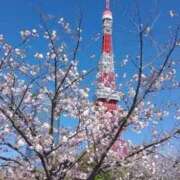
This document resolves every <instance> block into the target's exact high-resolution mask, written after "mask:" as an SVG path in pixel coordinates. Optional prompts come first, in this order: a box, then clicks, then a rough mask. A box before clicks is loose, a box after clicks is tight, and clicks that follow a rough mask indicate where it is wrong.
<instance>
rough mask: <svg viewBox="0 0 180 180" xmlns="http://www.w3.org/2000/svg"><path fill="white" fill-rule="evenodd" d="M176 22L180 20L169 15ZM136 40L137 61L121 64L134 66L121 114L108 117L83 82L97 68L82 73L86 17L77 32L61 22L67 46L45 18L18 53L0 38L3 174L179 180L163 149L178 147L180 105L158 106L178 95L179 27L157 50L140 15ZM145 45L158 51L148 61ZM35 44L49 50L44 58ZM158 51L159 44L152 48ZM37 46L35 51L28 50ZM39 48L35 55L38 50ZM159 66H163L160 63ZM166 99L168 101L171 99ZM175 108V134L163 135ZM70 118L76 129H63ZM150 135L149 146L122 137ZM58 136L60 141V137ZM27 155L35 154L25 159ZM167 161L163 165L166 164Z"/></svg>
mask: <svg viewBox="0 0 180 180" xmlns="http://www.w3.org/2000/svg"><path fill="white" fill-rule="evenodd" d="M170 16H171V17H174V16H176V13H175V12H174V11H170ZM132 22H133V25H134V27H135V30H136V32H137V33H136V35H137V36H138V40H137V44H138V52H137V56H136V57H135V58H134V59H135V60H133V58H131V57H130V56H129V55H128V56H127V57H125V59H123V60H122V61H121V62H122V64H121V65H122V66H123V67H124V66H128V65H129V66H132V65H133V66H135V67H136V70H135V71H134V74H133V75H132V76H131V77H129V76H128V77H127V76H126V74H124V75H123V78H127V80H126V83H124V84H122V85H121V86H120V89H119V92H120V95H121V102H120V108H119V109H118V110H117V111H113V112H109V111H107V109H106V108H105V107H103V106H97V105H96V104H95V103H94V102H92V101H90V99H89V91H90V89H89V88H88V87H86V88H82V86H81V82H82V81H83V80H84V79H85V78H86V77H87V76H90V75H91V72H92V71H94V70H95V69H96V68H90V69H87V70H86V71H84V70H80V69H79V68H78V63H79V60H78V56H77V54H78V53H81V51H80V50H79V45H80V43H81V41H82V39H81V38H82V37H81V32H82V27H81V24H82V18H81V17H80V18H79V22H78V25H77V26H76V27H71V25H70V24H69V23H68V22H66V20H65V19H64V18H62V17H61V18H59V19H58V21H57V24H58V25H59V26H61V33H64V36H67V37H68V38H69V40H70V41H71V43H70V45H69V44H68V43H66V42H63V41H61V39H60V38H59V37H60V35H59V33H60V32H58V31H56V30H55V29H51V28H50V27H49V24H48V20H47V18H46V16H44V15H41V27H40V28H37V29H27V30H22V31H21V32H20V36H21V42H20V43H19V44H17V45H16V46H13V45H12V44H11V43H9V42H8V40H7V38H5V37H4V36H3V35H0V122H1V131H0V151H1V155H0V167H1V168H0V172H1V174H2V177H4V178H5V179H8V180H11V179H12V180H13V179H22V180H23V179H39V180H41V179H46V180H56V179H57V180H61V179H87V180H93V179H103V176H104V177H105V176H106V178H108V179H110V178H111V179H113V176H114V178H115V179H119V178H122V179H123V178H124V179H155V178H157V177H158V178H159V179H161V178H162V177H164V176H165V175H166V177H165V178H167V179H168V178H169V179H171V178H172V179H175V178H178V173H177V172H178V169H179V159H178V156H177V159H172V158H171V161H169V160H168V158H169V157H167V156H166V155H164V153H163V152H161V147H162V146H163V145H164V146H168V143H176V142H177V141H178V140H177V139H178V138H179V137H178V136H179V133H180V129H179V122H178V120H179V118H180V107H179V105H178V104H177V102H168V101H167V105H166V104H165V105H158V104H157V101H156V99H157V98H158V96H159V93H163V92H164V91H168V90H174V89H175V90H176V89H178V88H179V80H178V77H177V76H176V74H177V73H176V71H177V69H178V67H179V62H178V61H177V60H176V57H174V56H173V53H176V52H177V51H178V48H179V28H180V27H179V26H176V27H174V28H172V30H171V32H170V35H169V39H168V41H167V42H165V44H163V45H160V44H156V43H157V42H156V41H155V40H154V37H153V36H152V31H153V29H152V24H151V23H143V21H142V20H141V17H140V15H139V14H136V19H133V20H132ZM146 41H151V42H152V44H153V47H152V48H156V49H157V51H156V52H155V53H154V56H153V58H152V59H151V61H147V60H146V53H145V47H146ZM37 44H38V45H39V44H40V45H41V44H43V47H42V49H43V50H42V51H40V50H37V49H39V48H37ZM154 44H155V45H154ZM29 45H31V47H29ZM32 46H34V48H32ZM157 59H158V61H157ZM167 99H168V97H167ZM172 109H173V115H174V116H173V117H172V116H170V117H171V118H173V123H174V127H173V128H171V129H169V130H168V131H165V132H162V131H161V130H160V129H159V128H158V124H159V123H162V122H163V121H164V119H165V118H166V117H167V116H169V113H171V111H172ZM62 116H66V118H67V119H68V121H69V122H70V124H73V122H75V124H76V125H75V126H74V125H72V126H71V127H67V126H66V125H63V126H57V123H59V122H60V121H61V117H62ZM146 128H149V129H150V130H149V136H150V137H151V138H150V140H149V141H147V142H145V143H142V144H140V145H135V144H133V142H132V141H131V139H129V140H125V141H123V140H121V139H120V136H121V135H122V134H124V133H126V132H127V131H130V130H133V131H134V132H136V133H142V132H143V130H144V129H146ZM55 137H56V138H55ZM27 151H29V152H30V154H29V153H27ZM160 161H163V163H160ZM108 173H109V174H108Z"/></svg>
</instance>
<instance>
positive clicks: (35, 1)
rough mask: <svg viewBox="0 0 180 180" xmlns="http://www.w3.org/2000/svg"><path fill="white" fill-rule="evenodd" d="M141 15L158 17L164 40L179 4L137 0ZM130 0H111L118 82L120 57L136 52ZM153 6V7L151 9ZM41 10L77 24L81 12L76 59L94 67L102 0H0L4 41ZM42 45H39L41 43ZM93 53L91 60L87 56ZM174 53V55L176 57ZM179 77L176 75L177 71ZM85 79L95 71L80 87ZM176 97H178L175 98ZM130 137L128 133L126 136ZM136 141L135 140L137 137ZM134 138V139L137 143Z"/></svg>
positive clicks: (34, 19)
mask: <svg viewBox="0 0 180 180" xmlns="http://www.w3.org/2000/svg"><path fill="white" fill-rule="evenodd" d="M139 4H140V6H139V7H140V10H141V15H142V17H143V19H145V21H147V19H150V17H151V16H153V15H155V16H154V17H158V21H157V22H156V23H155V24H154V29H155V30H154V31H153V35H154V36H155V37H156V38H157V39H158V40H159V41H160V42H164V41H166V40H167V39H168V31H169V26H171V25H175V24H177V23H178V20H179V17H176V18H171V17H170V16H169V11H170V10H175V11H176V12H177V13H179V16H180V12H178V11H179V7H180V1H179V0H159V1H158V3H156V1H155V0H141V1H140V3H139ZM134 6H135V4H134V0H112V3H111V7H112V11H113V16H114V26H113V47H114V54H115V63H116V72H117V73H118V75H119V79H118V82H121V83H123V82H124V80H123V79H122V78H121V76H122V74H123V73H124V72H125V70H124V69H122V68H120V63H121V60H122V58H124V57H125V56H126V55H127V54H129V55H131V56H132V57H133V56H135V55H137V47H138V46H137V36H136V33H135V31H134V28H133V25H132V23H131V21H130V19H131V18H132V17H133V14H134ZM155 7H157V8H155ZM39 8H40V9H41V10H43V11H44V12H45V13H47V14H49V15H53V16H57V17H65V19H66V20H67V21H69V22H70V23H71V24H72V25H75V24H77V21H78V17H79V14H80V11H81V12H82V14H83V24H82V28H83V32H82V36H83V42H82V44H81V46H80V48H81V51H80V53H79V61H80V68H81V69H89V68H91V67H94V66H96V64H97V62H98V60H99V56H100V49H101V39H99V40H98V41H96V42H94V41H92V40H91V39H92V38H93V37H94V36H95V35H96V34H97V33H101V31H102V22H101V17H102V11H103V9H104V0H1V1H0V34H1V33H2V34H4V35H5V37H6V38H7V40H8V41H9V42H11V43H13V44H17V42H18V41H19V31H20V30H21V29H28V28H30V29H31V28H36V27H38V25H39V24H40V18H39V15H38V12H37V9H39ZM42 47H43V45H42ZM149 47H150V45H149V44H147V47H146V48H145V50H146V57H147V59H148V58H151V54H152V52H153V51H151V50H150V48H149ZM92 54H96V57H95V58H94V59H91V58H90V56H91V55H92ZM177 56H178V54H177V53H176V54H175V55H174V57H177ZM135 70H136V69H135V68H134V67H133V65H131V66H130V68H129V69H128V70H126V72H127V73H128V74H130V75H131V74H133V73H134V72H135ZM178 76H179V74H178ZM88 81H91V82H94V81H95V72H94V73H93V74H92V75H91V76H90V77H89V78H88V80H86V81H85V83H84V85H83V86H89V83H88ZM90 86H91V87H90V88H92V89H93V88H94V84H90ZM177 93H178V92H177V91H176V92H175V94H174V92H168V93H165V96H168V97H169V98H172V99H177ZM178 98H179V97H178ZM163 101H165V99H164V95H163V96H161V95H160V96H159V100H158V102H157V103H162V102H163ZM170 124H171V119H168V120H167V122H166V124H163V125H162V126H163V128H167V127H169V125H170ZM130 136H132V135H130ZM143 138H146V133H145V134H144V135H143V136H141V140H143ZM132 139H134V141H137V140H136V139H137V138H136V137H135V136H132ZM138 141H139V140H138ZM138 141H137V142H138Z"/></svg>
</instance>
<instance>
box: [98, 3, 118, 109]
mask: <svg viewBox="0 0 180 180" xmlns="http://www.w3.org/2000/svg"><path fill="white" fill-rule="evenodd" d="M102 21H103V37H102V51H101V57H100V61H99V67H98V73H97V89H96V103H97V104H103V106H105V107H106V108H107V109H108V111H113V110H117V109H118V106H117V103H118V101H119V99H120V96H119V93H118V92H117V91H116V80H115V77H116V75H115V70H114V55H113V48H112V25H113V16H112V12H111V10H110V1H109V0H106V6H105V10H104V12H103V16H102Z"/></svg>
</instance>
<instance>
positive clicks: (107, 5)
mask: <svg viewBox="0 0 180 180" xmlns="http://www.w3.org/2000/svg"><path fill="white" fill-rule="evenodd" d="M106 9H110V0H106Z"/></svg>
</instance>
